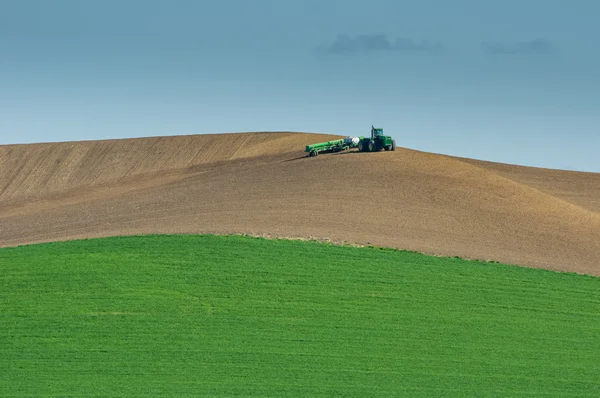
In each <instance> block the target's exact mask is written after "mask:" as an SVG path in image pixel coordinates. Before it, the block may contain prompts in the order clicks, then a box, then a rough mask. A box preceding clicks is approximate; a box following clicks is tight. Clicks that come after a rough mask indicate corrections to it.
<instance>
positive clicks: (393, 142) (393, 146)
mask: <svg viewBox="0 0 600 398" xmlns="http://www.w3.org/2000/svg"><path fill="white" fill-rule="evenodd" d="M395 150H396V140H392V151H395Z"/></svg>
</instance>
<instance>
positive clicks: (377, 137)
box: [357, 126, 396, 152]
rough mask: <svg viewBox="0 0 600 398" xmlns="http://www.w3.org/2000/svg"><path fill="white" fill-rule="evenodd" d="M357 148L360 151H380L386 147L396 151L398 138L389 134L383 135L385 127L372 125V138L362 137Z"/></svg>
mask: <svg viewBox="0 0 600 398" xmlns="http://www.w3.org/2000/svg"><path fill="white" fill-rule="evenodd" d="M357 148H358V151H359V152H379V151H381V150H384V149H385V150H386V151H395V150H396V140H393V139H392V137H390V136H389V135H383V129H381V128H375V127H373V126H371V138H369V137H361V140H360V141H359V142H358V145H357Z"/></svg>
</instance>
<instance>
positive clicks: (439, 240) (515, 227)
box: [0, 133, 600, 275]
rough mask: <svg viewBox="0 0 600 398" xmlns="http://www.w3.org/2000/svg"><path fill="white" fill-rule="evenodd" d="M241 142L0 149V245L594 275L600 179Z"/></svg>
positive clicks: (272, 141) (428, 157)
mask: <svg viewBox="0 0 600 398" xmlns="http://www.w3.org/2000/svg"><path fill="white" fill-rule="evenodd" d="M333 138H338V137H337V136H332V135H316V134H302V133H243V134H242V133H240V134H218V135H196V136H178V137H160V138H143V139H127V140H109V141H85V142H69V143H49V144H32V145H8V146H0V171H1V172H0V246H15V245H21V244H28V243H37V242H45V241H54V240H66V239H74V238H88V237H100V236H111V235H129V234H142V233H248V234H257V235H267V236H273V237H298V238H318V239H329V240H332V241H338V242H350V243H358V244H367V243H370V244H374V245H378V246H379V245H381V246H390V247H396V248H403V249H409V250H417V251H422V252H426V253H429V254H438V255H449V256H460V257H465V258H472V259H482V260H495V261H502V262H508V263H513V264H519V265H524V266H532V267H540V268H548V269H553V270H562V271H573V272H580V273H588V274H593V275H600V174H597V173H582V172H572V171H559V170H548V169H537V168H531V167H522V166H512V165H504V164H498V163H490V162H483V161H478V160H472V159H461V158H456V157H450V156H443V155H437V154H431V153H425V152H419V151H414V150H409V149H404V148H398V149H397V150H396V151H395V152H385V151H384V152H379V153H358V152H356V151H355V150H353V151H350V152H342V153H338V154H323V155H320V156H318V157H316V158H308V157H305V153H304V152H303V149H304V146H305V145H306V144H309V143H314V142H320V141H324V140H328V139H333Z"/></svg>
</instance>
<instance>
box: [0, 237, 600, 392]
mask: <svg viewBox="0 0 600 398" xmlns="http://www.w3.org/2000/svg"><path fill="white" fill-rule="evenodd" d="M599 336H600V278H598V277H593V276H585V275H578V274H572V273H558V272H552V271H547V270H541V269H533V268H523V267H516V266H509V265H503V264H498V263H485V262H476V261H466V260H462V259H459V258H442V257H428V256H425V255H422V254H417V253H412V252H404V251H397V250H391V249H390V250H387V249H377V248H368V247H367V248H359V247H350V246H334V245H329V244H323V243H317V242H307V241H288V240H267V239H260V238H251V237H245V236H211V235H162V236H161V235H150V236H132V237H120V238H103V239H91V240H80V241H69V242H60V243H45V244H39V245H30V246H21V247H14V248H3V249H0V369H1V371H0V396H50V395H53V396H59V395H60V396H117V395H118V396H135V395H148V396H159V395H196V396H197V395H228V396H230V395H236V394H238V395H243V396H248V395H270V396H285V395H301V396H307V395H310V396H314V395H340V394H341V395H344V396H352V395H355V396H361V397H364V396H387V395H405V396H451V395H470V396H475V395H476V396H489V395H502V396H533V395H536V396H544V395H549V396H599V395H600V354H599V353H600V338H599Z"/></svg>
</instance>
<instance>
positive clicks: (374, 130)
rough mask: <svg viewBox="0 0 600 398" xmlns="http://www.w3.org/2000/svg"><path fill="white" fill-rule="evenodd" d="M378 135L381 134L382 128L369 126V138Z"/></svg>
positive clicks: (374, 137)
mask: <svg viewBox="0 0 600 398" xmlns="http://www.w3.org/2000/svg"><path fill="white" fill-rule="evenodd" d="M380 135H383V129H381V128H380V129H376V128H375V127H373V126H371V138H372V139H376V138H377V137H379V136H380Z"/></svg>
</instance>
